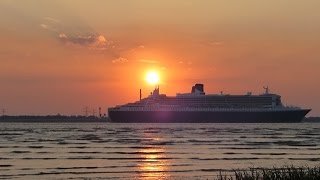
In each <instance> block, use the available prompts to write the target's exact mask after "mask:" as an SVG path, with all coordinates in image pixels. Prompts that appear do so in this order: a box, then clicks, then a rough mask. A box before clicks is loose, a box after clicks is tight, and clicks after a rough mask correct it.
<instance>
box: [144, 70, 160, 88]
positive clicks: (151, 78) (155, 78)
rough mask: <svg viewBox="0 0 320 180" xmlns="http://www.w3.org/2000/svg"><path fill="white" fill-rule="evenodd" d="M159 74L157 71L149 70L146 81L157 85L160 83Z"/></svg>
mask: <svg viewBox="0 0 320 180" xmlns="http://www.w3.org/2000/svg"><path fill="white" fill-rule="evenodd" d="M159 80H160V78H159V74H158V73H157V72H156V71H149V72H147V74H146V81H147V82H148V83H149V84H151V85H155V84H158V83H159Z"/></svg>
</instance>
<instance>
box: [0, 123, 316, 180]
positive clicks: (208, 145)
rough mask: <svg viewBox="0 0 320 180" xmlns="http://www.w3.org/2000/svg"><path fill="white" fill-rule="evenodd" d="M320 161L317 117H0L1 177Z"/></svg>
mask: <svg viewBox="0 0 320 180" xmlns="http://www.w3.org/2000/svg"><path fill="white" fill-rule="evenodd" d="M283 165H296V166H305V165H308V166H315V165H320V123H299V124H116V123H0V178H2V179H213V178H215V177H216V175H217V174H218V173H219V171H220V170H224V171H226V172H227V173H228V171H229V170H233V169H238V168H240V169H242V168H248V167H249V168H250V167H274V166H277V167H279V166H283Z"/></svg>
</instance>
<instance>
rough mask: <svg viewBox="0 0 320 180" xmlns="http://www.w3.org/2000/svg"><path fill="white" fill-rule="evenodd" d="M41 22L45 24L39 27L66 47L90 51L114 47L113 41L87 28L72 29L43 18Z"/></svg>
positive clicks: (59, 22) (53, 20)
mask: <svg viewBox="0 0 320 180" xmlns="http://www.w3.org/2000/svg"><path fill="white" fill-rule="evenodd" d="M43 20H44V21H45V22H44V23H42V24H40V27H41V28H43V29H45V30H47V31H49V32H51V33H52V34H53V36H54V37H55V38H56V39H58V40H59V41H60V42H62V43H64V44H66V45H72V46H75V47H85V48H88V49H90V50H107V49H112V48H114V46H115V45H114V42H113V41H111V40H108V39H107V38H106V37H105V36H104V35H101V34H99V33H97V32H96V31H94V30H92V29H91V28H89V27H86V26H80V27H72V26H70V25H68V24H63V23H62V21H60V20H58V19H55V18H51V17H45V18H43Z"/></svg>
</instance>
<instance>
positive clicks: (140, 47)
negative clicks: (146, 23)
mask: <svg viewBox="0 0 320 180" xmlns="http://www.w3.org/2000/svg"><path fill="white" fill-rule="evenodd" d="M144 48H145V46H144V45H139V46H137V47H134V48H132V49H130V50H129V53H133V52H135V51H138V50H140V49H144Z"/></svg>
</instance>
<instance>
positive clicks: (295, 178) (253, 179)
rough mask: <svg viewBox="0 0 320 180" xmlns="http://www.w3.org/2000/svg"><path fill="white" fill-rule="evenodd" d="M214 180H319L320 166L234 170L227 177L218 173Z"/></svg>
mask: <svg viewBox="0 0 320 180" xmlns="http://www.w3.org/2000/svg"><path fill="white" fill-rule="evenodd" d="M216 180H320V166H317V167H308V166H305V167H295V166H284V167H280V168H279V167H273V168H249V169H235V170H233V174H228V175H227V174H225V173H223V172H222V171H220V173H219V174H218V175H217V178H216Z"/></svg>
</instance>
